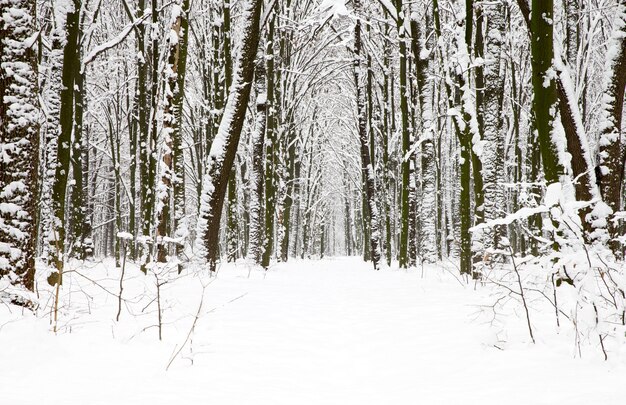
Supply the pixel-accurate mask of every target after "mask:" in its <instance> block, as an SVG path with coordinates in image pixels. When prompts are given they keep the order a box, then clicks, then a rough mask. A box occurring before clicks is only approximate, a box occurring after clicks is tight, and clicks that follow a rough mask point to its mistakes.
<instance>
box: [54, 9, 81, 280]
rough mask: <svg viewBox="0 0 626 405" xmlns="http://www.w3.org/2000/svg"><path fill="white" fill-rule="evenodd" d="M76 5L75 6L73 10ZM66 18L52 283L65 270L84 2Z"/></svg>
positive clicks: (55, 179)
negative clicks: (68, 192)
mask: <svg viewBox="0 0 626 405" xmlns="http://www.w3.org/2000/svg"><path fill="white" fill-rule="evenodd" d="M72 6H73V7H72ZM72 6H69V7H70V9H69V10H68V12H67V15H66V37H65V46H64V48H63V70H62V74H61V83H62V88H61V108H60V112H59V117H60V119H59V124H60V125H59V128H58V134H59V136H58V139H57V145H56V146H57V164H56V168H55V174H54V182H53V184H52V235H51V236H50V238H51V240H52V241H53V242H52V243H53V246H52V248H51V249H52V252H53V257H54V259H53V263H54V266H55V268H56V273H53V274H52V275H51V276H50V277H49V278H48V282H49V283H51V284H55V283H61V282H62V279H61V277H62V268H63V261H64V255H65V253H66V251H65V250H66V249H65V241H66V240H65V239H66V235H65V230H66V202H67V200H66V194H67V184H68V178H69V171H70V156H71V143H72V129H73V123H74V81H75V76H76V70H75V64H77V63H80V62H79V61H78V55H77V52H76V50H77V47H78V30H79V17H80V7H81V4H80V0H74V1H73V4H72Z"/></svg>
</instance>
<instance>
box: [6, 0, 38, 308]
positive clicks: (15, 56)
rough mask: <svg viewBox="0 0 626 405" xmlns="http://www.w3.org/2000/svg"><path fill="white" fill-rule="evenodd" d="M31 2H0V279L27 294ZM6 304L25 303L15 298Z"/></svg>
mask: <svg viewBox="0 0 626 405" xmlns="http://www.w3.org/2000/svg"><path fill="white" fill-rule="evenodd" d="M35 3H36V2H35V1H34V0H13V1H11V2H10V3H7V2H1V3H0V64H1V65H2V69H0V123H2V125H1V126H0V151H1V153H0V156H1V157H0V277H4V276H7V275H8V276H10V277H11V279H12V282H13V283H14V284H18V285H22V286H23V287H24V288H26V289H27V290H30V291H33V289H34V281H35V243H36V240H37V226H36V224H37V204H38V201H39V199H38V196H37V191H38V184H37V180H38V179H37V173H38V167H37V163H38V159H36V158H35V157H36V156H37V151H38V148H39V122H38V116H39V112H38V109H39V105H38V100H37V94H38V89H37V48H36V45H35V43H33V41H32V37H33V35H34V34H35V32H36V19H35V9H36V8H35V6H36V4H35ZM5 7H6V8H5ZM9 16H10V17H11V18H8V17H9ZM11 273H12V274H11ZM11 301H12V303H14V304H21V305H28V302H25V301H24V300H23V299H20V298H19V297H11Z"/></svg>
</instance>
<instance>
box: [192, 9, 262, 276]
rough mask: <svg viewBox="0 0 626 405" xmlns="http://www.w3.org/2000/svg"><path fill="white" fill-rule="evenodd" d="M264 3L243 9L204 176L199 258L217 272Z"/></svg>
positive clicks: (199, 227) (199, 219)
mask: <svg viewBox="0 0 626 405" xmlns="http://www.w3.org/2000/svg"><path fill="white" fill-rule="evenodd" d="M262 3H263V2H262V1H261V0H248V1H247V3H246V4H244V5H243V8H242V10H243V28H242V33H241V35H242V37H241V44H242V47H241V51H240V55H239V57H238V59H237V65H236V68H235V70H234V71H235V75H234V77H233V85H232V86H231V91H230V93H229V96H228V102H227V104H226V110H225V112H224V115H223V117H222V121H221V123H220V127H219V130H218V133H217V136H216V139H215V140H214V141H213V144H212V145H211V151H210V152H209V156H208V158H207V163H206V173H205V175H204V176H203V187H202V198H201V205H200V213H199V218H198V231H197V234H198V236H199V246H198V249H197V250H198V255H199V257H200V258H201V259H204V260H206V262H207V263H208V266H209V270H211V271H215V270H216V266H217V261H218V248H219V228H220V220H221V215H222V206H223V204H224V197H225V194H226V187H227V183H228V176H229V175H230V170H231V169H232V166H233V162H234V160H235V154H236V152H237V147H238V145H239V137H240V134H241V129H242V127H243V122H244V119H245V115H246V108H247V106H248V100H249V98H250V86H251V83H252V79H253V76H254V59H255V55H256V51H257V47H258V44H259V19H260V14H261V5H262Z"/></svg>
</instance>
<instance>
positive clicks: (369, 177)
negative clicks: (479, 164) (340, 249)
mask: <svg viewBox="0 0 626 405" xmlns="http://www.w3.org/2000/svg"><path fill="white" fill-rule="evenodd" d="M354 10H355V14H356V16H357V20H356V22H355V25H354V84H355V86H356V104H357V116H358V118H357V119H358V133H359V140H360V144H361V149H360V150H361V170H362V171H363V177H364V187H365V190H364V195H365V198H366V203H367V204H366V205H367V209H368V211H369V218H368V223H369V228H370V235H369V236H370V241H369V243H370V252H371V259H372V263H373V265H374V269H375V270H378V266H379V262H380V229H379V224H380V222H379V220H378V218H379V215H378V205H377V204H376V183H375V178H374V176H375V174H374V167H373V166H372V164H371V160H370V149H369V146H368V140H369V139H368V136H367V120H366V116H365V113H366V112H365V104H366V101H365V94H364V92H363V83H364V80H365V75H364V74H363V66H362V64H363V61H362V58H363V55H362V54H361V52H362V42H361V20H360V16H359V14H360V11H361V3H360V0H355V2H354Z"/></svg>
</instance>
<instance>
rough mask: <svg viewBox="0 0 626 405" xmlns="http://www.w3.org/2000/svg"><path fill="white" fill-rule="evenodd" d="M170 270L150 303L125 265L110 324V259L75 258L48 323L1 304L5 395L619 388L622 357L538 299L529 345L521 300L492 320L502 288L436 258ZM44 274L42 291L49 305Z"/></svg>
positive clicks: (68, 399) (483, 397) (318, 401)
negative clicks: (466, 276) (379, 266)
mask: <svg viewBox="0 0 626 405" xmlns="http://www.w3.org/2000/svg"><path fill="white" fill-rule="evenodd" d="M169 270H170V269H162V271H161V275H160V276H159V277H158V278H159V282H164V281H167V283H165V284H163V285H162V286H161V287H160V290H159V296H160V300H159V301H160V302H157V301H156V300H155V296H156V287H155V283H156V280H157V277H156V275H155V274H154V272H152V274H148V276H144V275H143V274H141V273H140V272H139V270H138V269H137V268H136V266H134V265H133V264H130V263H128V264H127V265H126V271H125V279H124V282H123V286H124V291H123V293H122V297H123V298H124V302H123V303H122V309H121V313H120V320H119V322H116V320H115V318H116V315H117V312H118V297H117V295H118V294H119V285H120V280H119V278H120V271H119V269H115V267H114V264H113V262H111V261H109V260H106V261H104V262H100V263H88V264H84V263H83V264H79V263H74V264H73V267H72V265H70V268H69V272H68V273H67V274H66V275H65V281H64V285H63V288H62V290H61V291H62V296H61V299H60V302H61V309H60V311H59V314H58V318H59V321H58V332H57V333H56V334H55V333H53V332H52V327H51V321H50V314H49V313H47V312H45V311H43V310H39V311H38V314H37V315H36V316H35V315H28V314H26V315H23V314H21V313H20V311H19V310H17V309H16V308H15V307H9V306H6V305H1V306H0V348H1V349H0V404H7V405H8V404H11V405H22V404H24V405H25V404H36V405H43V404H46V405H61V404H63V405H65V404H68V405H73V404H80V405H96V404H98V405H100V404H102V405H105V404H106V405H126V404H128V405H144V404H145V405H159V404H164V405H165V404H167V405H171V404H184V405H194V404H203V405H204V404H213V405H229V404H236V405H248V404H250V405H265V404H268V405H269V404H271V405H280V404H289V405H300V404H303V405H304V404H315V405H325V404H333V405H334V404H336V405H350V404H359V405H367V404H372V405H374V404H375V405H385V404H393V405H396V404H411V405H414V404H461V403H462V404H481V405H488V404H498V405H500V404H524V405H529V404H530V405H536V404H568V405H575V404H603V405H612V404H616V405H617V404H623V403H624V398H626V384H625V383H624V381H626V362H624V356H622V354H623V353H622V354H615V355H613V353H611V356H610V358H609V361H606V362H605V361H603V358H602V356H601V353H598V351H597V350H594V348H593V347H592V345H590V346H589V347H587V346H585V347H584V348H583V352H582V358H581V357H580V356H579V354H578V350H575V346H574V341H573V338H572V337H571V336H569V335H568V334H567V333H561V334H557V333H556V331H555V326H554V323H555V322H554V315H553V313H552V312H551V311H544V310H542V309H541V308H539V309H538V310H537V311H534V312H533V313H532V314H531V317H532V318H531V319H532V321H533V327H534V329H535V337H536V339H537V344H532V343H531V342H530V338H529V337H528V332H527V329H526V323H525V322H526V321H525V318H524V317H523V315H522V313H521V312H518V310H519V308H516V307H515V306H512V307H511V309H510V312H506V313H504V312H503V313H500V314H498V315H497V316H496V317H495V319H494V318H493V312H491V311H490V307H489V306H490V305H491V304H492V303H493V302H494V300H495V299H497V297H498V291H496V290H494V289H493V288H491V287H489V286H486V287H485V286H475V285H474V284H471V283H470V284H462V283H459V280H458V279H457V278H456V277H454V276H453V275H452V269H445V268H444V267H443V265H439V266H431V267H427V268H425V269H423V273H422V270H421V269H418V270H413V271H404V270H398V269H385V270H381V271H379V272H374V271H373V270H372V269H371V267H370V265H368V264H365V263H363V262H362V261H361V260H359V259H358V258H328V259H324V260H321V261H290V262H289V263H288V264H278V265H275V266H273V267H272V268H270V269H269V270H268V271H267V272H263V271H261V270H258V269H252V268H250V267H248V266H247V265H246V264H244V263H239V264H237V265H234V264H228V265H224V266H222V267H221V268H220V271H219V273H218V276H217V277H216V278H211V279H210V278H209V277H208V276H206V275H202V276H198V275H193V274H187V273H186V272H183V274H182V275H181V276H174V275H173V274H175V273H176V272H175V271H174V272H172V271H169ZM44 284H45V281H44V280H39V282H38V285H39V286H40V289H41V290H40V291H39V296H40V302H41V303H42V304H45V305H48V308H49V306H50V303H51V302H52V297H53V296H52V290H48V289H44V288H43V285H44ZM203 285H204V286H205V287H203ZM159 303H160V306H161V315H162V329H161V332H162V340H161V341H160V340H159V339H158V330H159V328H158V318H159V317H158V315H159V312H158V309H157V308H158V304H159ZM200 303H201V305H200ZM503 311H504V310H503ZM196 315H197V316H196ZM194 321H195V324H194ZM505 329H506V332H505ZM187 337H189V338H188V339H187ZM172 359H173V360H172ZM620 359H621V360H620ZM170 361H171V364H170V366H169V369H168V370H167V371H166V368H167V366H168V363H170Z"/></svg>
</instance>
